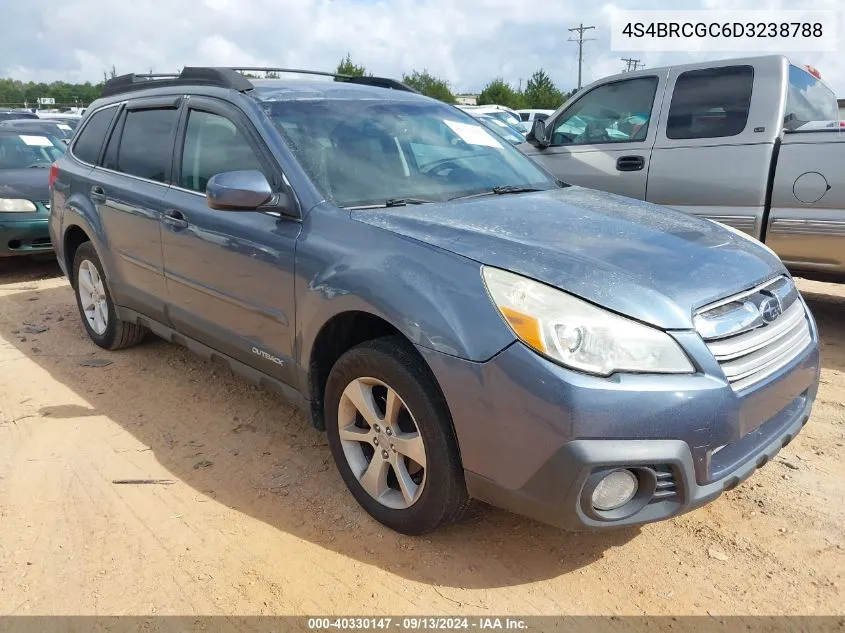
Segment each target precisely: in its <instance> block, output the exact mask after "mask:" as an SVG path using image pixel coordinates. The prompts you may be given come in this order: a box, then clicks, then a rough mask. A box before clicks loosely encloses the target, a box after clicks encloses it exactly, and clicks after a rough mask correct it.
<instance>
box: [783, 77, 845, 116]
mask: <svg viewBox="0 0 845 633" xmlns="http://www.w3.org/2000/svg"><path fill="white" fill-rule="evenodd" d="M838 119H839V106H838V104H837V102H836V95H834V94H833V92H832V91H831V90H830V88H828V87H827V86H826V85H825V84H823V83H822V82H821V81H819V80H818V79H816V78H815V77H813V75H811V74H810V73H808V72H807V71H806V70H804V69H802V68H798V67H797V66H790V67H789V89H788V91H787V93H786V112H785V116H784V121H783V122H784V126H785V127H786V129H788V130H795V129H797V128H799V127H801V126H802V125H804V124H806V123H809V122H811V121H837V120H838Z"/></svg>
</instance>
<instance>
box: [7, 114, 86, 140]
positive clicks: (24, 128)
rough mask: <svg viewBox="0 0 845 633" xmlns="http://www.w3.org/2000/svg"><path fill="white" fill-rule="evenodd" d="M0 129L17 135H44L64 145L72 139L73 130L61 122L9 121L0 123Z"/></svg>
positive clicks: (38, 120) (39, 120) (36, 120)
mask: <svg viewBox="0 0 845 633" xmlns="http://www.w3.org/2000/svg"><path fill="white" fill-rule="evenodd" d="M0 129H11V130H16V131H17V132H18V133H19V134H23V133H32V134H46V135H48V136H55V137H56V138H58V139H61V140H62V141H64V142H65V143H67V142H68V141H69V140H70V139H71V138H73V128H72V127H71V126H70V125H68V124H67V123H65V122H64V121H62V120H41V119H11V120H8V121H0Z"/></svg>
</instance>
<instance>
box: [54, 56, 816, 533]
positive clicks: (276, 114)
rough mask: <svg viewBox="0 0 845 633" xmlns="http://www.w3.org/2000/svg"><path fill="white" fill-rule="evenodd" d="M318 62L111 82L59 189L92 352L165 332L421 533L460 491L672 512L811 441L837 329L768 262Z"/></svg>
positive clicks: (597, 513)
mask: <svg viewBox="0 0 845 633" xmlns="http://www.w3.org/2000/svg"><path fill="white" fill-rule="evenodd" d="M240 70H241V71H242V70H245V69H240ZM267 70H276V71H278V72H280V73H282V75H283V76H290V74H291V73H292V72H299V73H302V72H303V71H285V70H284V69H267ZM320 75H321V74H320V73H305V78H302V77H300V78H298V79H296V78H295V79H272V80H270V79H267V80H253V79H248V78H247V77H246V76H245V75H244V74H243V73H242V72H240V71H239V70H238V69H231V68H185V69H184V70H183V71H182V73H181V74H180V75H178V76H173V77H168V78H160V77H156V78H153V77H143V76H136V75H125V76H122V77H117V78H115V79H113V80H111V81H109V82H108V83H107V84H106V86H105V90H104V95H105V96H104V97H103V98H102V99H100V100H99V101H97V102H95V103H94V104H92V105H91V107H90V108H89V109H88V112H87V114H86V116H85V120H84V121H83V122H82V124H81V125H80V128H79V131H78V133H77V134H76V136H75V138H74V140H73V142H72V144H71V145H70V150H69V151H68V152H67V153H66V154H65V155H64V156H63V157H61V158H60V159H58V160H57V161H56V163H55V164H54V165H53V167H52V170H51V174H50V179H51V183H52V212H51V217H50V234H51V237H52V241H53V244H54V245H55V248H56V251H57V254H58V259H59V262H60V264H61V266H62V267H63V269H64V271H65V273H66V274H67V276H68V277H69V279H70V281H71V284H72V287H73V291H74V293H75V295H76V300H77V303H78V305H79V311H80V315H81V318H82V323H83V324H84V327H85V329H86V330H87V332H88V335H89V336H90V337H91V339H92V340H93V341H94V342H95V343H96V344H97V345H99V346H101V347H104V348H106V349H111V350H116V349H120V348H123V347H128V346H130V345H134V344H136V343H138V342H139V341H141V339H142V338H143V337H144V335H145V333H146V332H148V331H152V332H153V333H155V334H157V335H158V336H161V337H164V338H165V339H168V340H170V341H173V342H174V343H179V344H182V345H185V346H187V347H188V348H190V349H192V350H194V351H195V352H197V353H199V354H200V355H202V356H204V357H205V358H209V359H213V360H215V361H218V362H223V363H225V364H227V365H228V366H229V367H231V369H232V370H233V371H235V372H236V373H238V374H241V375H242V376H244V377H246V378H247V379H249V380H251V381H254V382H255V383H257V384H259V385H263V386H266V387H268V388H273V389H277V390H279V391H281V392H282V393H283V394H285V395H286V397H288V398H289V399H290V400H292V401H293V402H295V403H296V404H297V405H299V406H300V407H301V408H302V409H303V410H304V411H305V412H307V414H308V415H309V417H310V418H311V420H312V422H313V424H314V425H315V426H316V427H318V428H320V429H325V430H326V431H327V434H328V439H329V446H330V449H331V452H332V455H333V456H334V459H335V462H336V464H337V467H338V470H339V472H340V475H341V477H342V478H343V481H344V482H345V484H346V486H347V487H348V488H349V491H350V492H351V493H352V495H353V496H354V497H355V499H356V500H357V501H358V502H359V503H360V504H361V506H363V507H364V509H365V510H366V511H367V512H369V513H370V514H371V515H372V516H373V517H375V518H376V519H377V520H379V521H381V522H382V523H384V524H385V525H388V526H390V527H391V528H393V529H395V530H399V531H401V532H405V533H408V534H420V533H424V532H426V531H430V530H433V529H435V528H437V527H439V526H443V525H445V524H448V523H449V522H451V521H454V520H455V519H457V518H458V517H459V516H460V514H461V512H462V510H463V509H464V508H465V507H466V505H467V503H468V501H469V499H471V498H476V499H480V500H483V501H486V502H488V503H491V504H494V505H497V506H500V507H503V508H507V509H509V510H512V511H515V512H518V513H521V514H525V515H528V516H531V517H535V518H537V519H540V520H542V521H546V522H549V523H552V524H555V525H559V526H562V527H567V528H575V529H578V528H580V529H585V528H586V529H598V528H604V527H612V526H620V525H630V524H638V523H645V522H649V521H655V520H659V519H664V518H667V517H671V516H674V515H677V514H679V513H681V512H685V511H688V510H690V509H692V508H695V507H698V506H701V505H703V504H705V503H707V502H709V501H711V500H713V499H715V498H716V497H717V496H719V494H720V493H721V492H722V491H724V490H727V489H730V488H732V487H733V486H736V485H737V484H738V483H739V482H741V481H742V480H744V479H745V478H746V477H748V476H749V475H750V474H751V473H752V472H753V471H754V470H755V469H756V468H758V467H759V466H762V465H763V464H764V463H765V462H766V461H767V460H769V459H771V458H772V456H773V455H774V454H775V453H776V452H777V451H778V450H779V449H780V448H781V447H782V446H785V445H786V444H787V443H788V442H789V441H790V440H791V439H792V438H793V437H795V435H796V434H797V433H798V432H799V431H800V430H801V428H802V425H803V424H804V423H805V422H806V421H807V418H808V416H809V413H810V408H811V406H812V403H813V400H814V398H815V395H816V390H817V385H818V377H819V351H818V336H817V331H816V326H815V323H814V321H813V318H812V316H811V314H810V312H809V311H808V309H807V306H806V305H805V303H804V301H803V299H802V297H801V296H800V294H799V293H798V291H797V289H796V288H795V286H794V284H793V280H792V278H791V277H790V275H789V273H787V271H786V270H785V268H784V267H783V265H782V264H781V262H780V261H779V260H778V258H777V256H775V255H774V254H773V253H772V252H771V251H770V250H768V249H767V248H766V247H764V246H762V245H760V244H759V243H757V242H755V241H753V240H751V239H750V238H747V237H745V236H743V235H742V234H739V233H738V232H736V231H733V230H730V229H727V228H725V227H723V226H721V225H718V224H716V223H713V222H710V221H707V220H703V219H698V218H695V217H691V216H689V215H685V214H683V213H680V212H676V211H673V210H670V209H661V208H657V207H655V206H653V205H649V204H647V203H643V202H638V201H634V200H629V199H626V198H622V197H619V196H616V195H612V194H607V193H600V192H597V191H592V190H589V189H583V188H580V187H573V186H567V185H565V184H563V183H561V182H558V181H556V180H555V179H554V178H552V177H551V176H549V174H548V173H547V172H545V171H544V170H543V169H542V168H540V167H538V166H537V165H535V164H534V163H532V162H531V161H530V160H529V159H528V158H526V157H525V156H523V155H522V154H520V153H519V152H518V151H517V150H516V149H514V148H513V147H511V146H509V144H508V143H506V142H503V141H502V139H501V138H499V137H498V136H496V135H494V134H491V133H490V132H489V131H488V130H486V129H485V128H484V127H483V126H482V125H480V124H479V123H478V122H476V121H475V120H473V119H472V118H471V117H470V116H469V115H467V114H464V113H462V112H461V111H460V110H458V109H456V108H454V107H452V106H448V105H446V104H443V103H441V102H439V101H435V100H432V99H429V98H426V97H424V96H422V95H420V94H417V93H415V92H414V91H413V90H410V89H409V88H407V87H406V86H403V85H402V84H400V83H397V82H395V81H392V80H389V79H381V78H376V77H359V78H349V77H342V76H328V77H322V76H320Z"/></svg>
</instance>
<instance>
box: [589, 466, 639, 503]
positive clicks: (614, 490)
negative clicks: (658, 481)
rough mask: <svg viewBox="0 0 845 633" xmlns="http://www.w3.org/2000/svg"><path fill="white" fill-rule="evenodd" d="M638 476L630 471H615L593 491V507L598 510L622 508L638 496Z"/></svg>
mask: <svg viewBox="0 0 845 633" xmlns="http://www.w3.org/2000/svg"><path fill="white" fill-rule="evenodd" d="M637 488H638V484H637V476H636V475H635V474H634V473H632V472H631V471H630V470H614V471H613V472H612V473H610V474H609V475H607V476H606V477H605V478H604V479H602V480H601V481H600V482H599V485H598V486H596V489H595V490H593V507H594V508H595V509H596V510H615V509H616V508H621V507H622V506H624V505H625V504H626V503H628V502H629V501H630V500H631V499H633V498H634V495H635V494H637Z"/></svg>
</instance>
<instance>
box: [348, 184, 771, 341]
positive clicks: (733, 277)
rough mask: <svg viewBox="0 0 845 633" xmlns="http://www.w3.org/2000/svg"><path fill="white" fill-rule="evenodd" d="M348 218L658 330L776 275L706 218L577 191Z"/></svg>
mask: <svg viewBox="0 0 845 633" xmlns="http://www.w3.org/2000/svg"><path fill="white" fill-rule="evenodd" d="M352 217H353V218H354V219H356V220H359V221H361V222H366V223H368V224H371V225H373V226H377V227H381V228H383V229H386V230H389V231H393V232H395V233H398V234H400V235H404V236H406V237H409V238H412V239H415V240H419V241H421V242H425V243H427V244H431V245H433V246H437V247H440V248H442V249H445V250H448V251H451V252H454V253H457V254H459V255H463V256H464V257H468V258H470V259H473V260H476V261H478V262H480V263H483V264H488V265H490V266H497V267H499V268H504V269H507V270H511V271H513V272H517V273H520V274H523V275H526V276H528V277H532V278H534V279H537V280H539V281H543V282H545V283H548V284H550V285H553V286H556V287H558V288H561V289H563V290H566V291H568V292H571V293H573V294H575V295H578V296H579V297H582V298H584V299H587V300H588V301H592V302H594V303H596V304H599V305H601V306H604V307H606V308H609V309H611V310H614V311H616V312H619V313H622V314H625V315H628V316H631V317H633V318H635V319H638V320H641V321H644V322H647V323H651V324H653V325H657V326H660V327H664V328H689V327H691V325H692V312H693V310H694V309H695V308H697V307H700V306H702V305H704V304H707V303H709V302H711V301H714V300H716V299H720V298H722V297H725V296H726V295H730V294H733V293H735V292H738V291H740V290H743V289H745V288H749V287H751V286H754V285H755V284H757V283H759V282H762V281H764V280H766V279H768V278H770V277H773V276H774V275H776V274H779V273H782V272H784V271H785V269H784V267H783V265H782V264H781V262H780V260H779V259H778V258H777V257H776V256H775V255H773V254H772V253H770V252H769V251H768V250H766V249H765V248H763V247H762V246H760V245H758V244H756V243H754V242H752V241H749V240H746V239H743V238H742V237H740V236H738V235H735V234H734V233H732V232H730V231H729V230H727V229H725V228H723V227H721V226H720V225H717V224H715V223H713V222H710V221H708V220H704V219H700V218H696V217H694V216H690V215H687V214H685V213H682V212H680V211H675V210H672V209H667V208H665V207H660V206H657V205H652V204H649V203H646V202H641V201H638V200H632V199H630V198H624V197H621V196H617V195H614V194H608V193H603V192H599V191H594V190H591V189H584V188H581V187H567V188H565V189H556V190H552V191H544V192H538V193H526V194H514V195H502V196H489V197H483V198H476V199H471V200H465V201H457V202H452V203H443V204H425V205H418V206H407V207H396V208H389V209H362V210H358V211H353V212H352Z"/></svg>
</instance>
